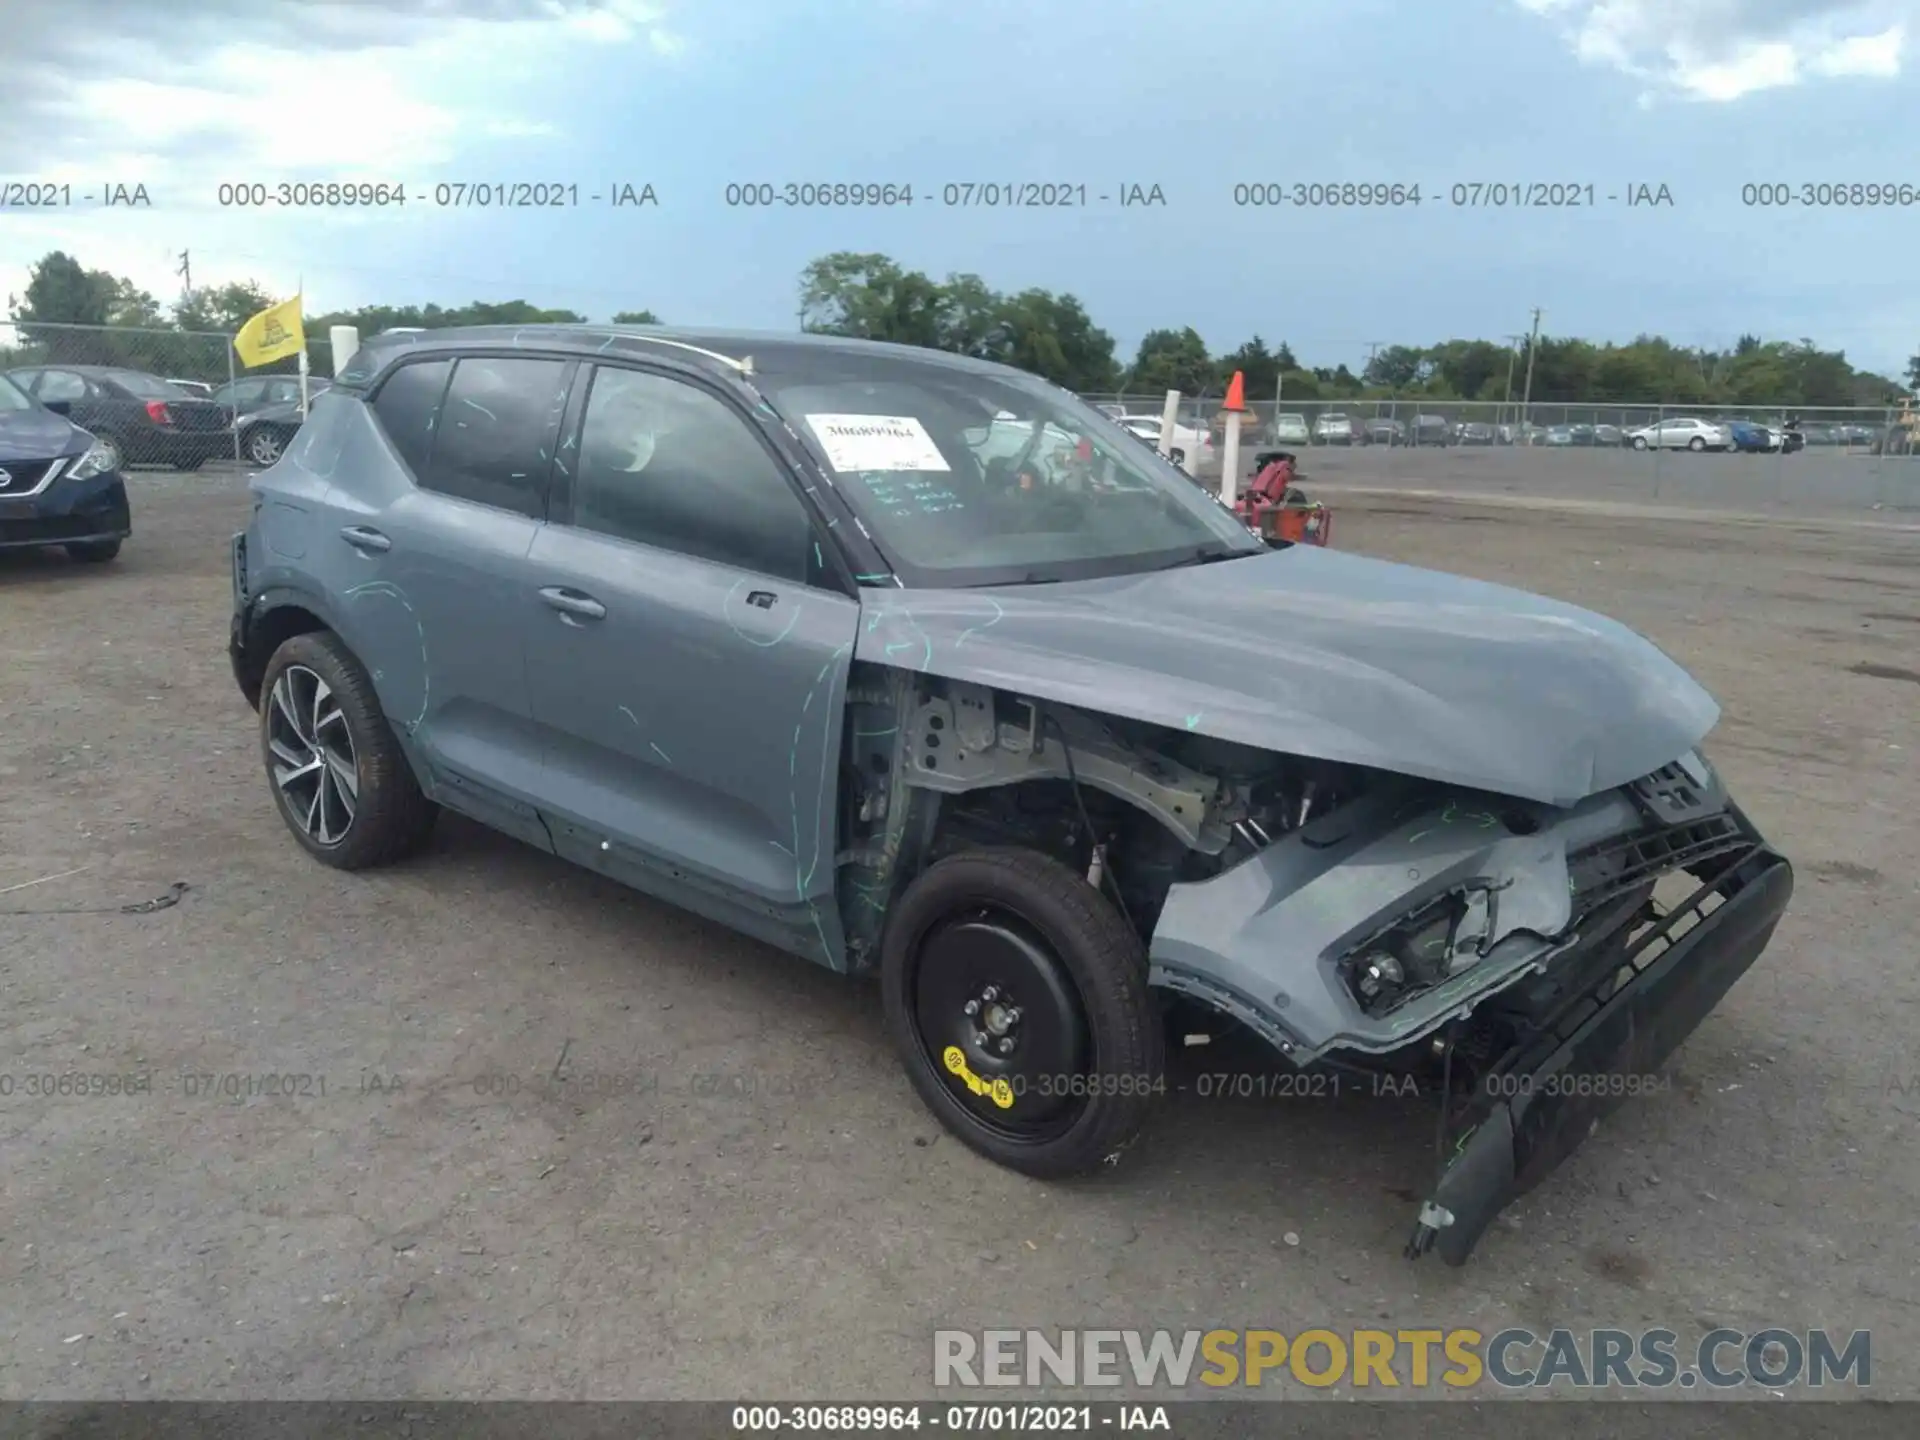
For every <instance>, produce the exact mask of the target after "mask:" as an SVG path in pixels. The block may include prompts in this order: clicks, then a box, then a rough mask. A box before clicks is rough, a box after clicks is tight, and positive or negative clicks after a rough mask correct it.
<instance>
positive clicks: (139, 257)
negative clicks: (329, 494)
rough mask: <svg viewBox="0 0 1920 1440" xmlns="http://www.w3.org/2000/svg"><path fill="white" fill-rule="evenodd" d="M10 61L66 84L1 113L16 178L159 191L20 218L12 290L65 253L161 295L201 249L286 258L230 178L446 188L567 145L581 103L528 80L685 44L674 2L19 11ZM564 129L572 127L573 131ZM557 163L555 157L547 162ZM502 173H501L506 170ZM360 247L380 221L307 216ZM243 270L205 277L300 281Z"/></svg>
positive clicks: (319, 1)
mask: <svg viewBox="0 0 1920 1440" xmlns="http://www.w3.org/2000/svg"><path fill="white" fill-rule="evenodd" d="M0 3H3V4H4V8H5V9H6V11H7V18H6V21H5V22H4V27H0V28H4V30H5V35H6V49H7V52H8V58H9V59H10V60H12V61H13V62H14V69H16V70H17V71H19V72H20V73H22V74H39V75H58V76H60V77H61V79H60V81H59V83H57V84H47V85H36V86H28V87H25V88H24V89H20V90H19V91H18V93H16V94H14V95H13V96H12V97H11V99H10V101H9V103H8V104H7V105H5V106H0V178H13V179H22V180H35V181H41V182H46V181H54V182H60V181H67V182H71V183H72V184H73V185H74V188H75V190H76V191H78V190H80V188H81V187H82V186H83V185H84V186H85V187H86V188H87V189H88V190H97V188H98V186H99V184H100V182H102V181H120V182H124V183H126V184H129V185H132V184H134V183H136V182H137V183H141V184H144V185H145V186H146V188H147V190H148V192H149V194H150V195H151V197H152V200H153V208H152V209H151V210H141V211H125V210H118V211H97V210H92V211H90V210H88V209H85V208H74V209H71V210H66V211H41V212H32V211H20V210H15V211H11V212H9V214H8V219H7V229H6V233H5V234H3V235H0V297H4V296H5V295H6V294H8V293H16V294H17V293H19V292H20V291H21V290H22V289H23V288H24V286H25V284H26V279H27V267H28V265H29V264H30V263H31V262H32V261H34V260H36V259H38V258H39V257H40V256H41V255H43V254H45V253H46V252H47V251H48V250H50V249H54V248H64V249H66V250H68V251H69V252H70V253H74V254H77V255H78V256H79V258H80V259H81V261H82V263H84V264H86V265H87V266H88V267H89V268H96V269H109V270H113V271H114V272H115V273H118V274H122V275H125V276H127V277H128V278H130V279H132V280H134V281H135V282H136V283H137V284H139V285H140V286H142V287H143V288H145V289H147V290H149V291H151V292H152V293H154V294H156V295H159V296H162V297H163V298H171V297H172V296H173V295H175V294H176V293H177V292H178V288H179V285H178V281H177V280H176V279H175V278H174V276H173V273H172V272H173V267H174V264H175V263H177V262H176V261H174V260H170V259H168V258H166V257H167V256H169V255H177V252H178V251H179V250H180V249H182V248H184V247H185V246H186V245H188V244H191V245H192V246H193V248H194V249H195V250H198V251H202V252H204V253H209V254H213V255H218V254H220V253H221V252H223V251H226V252H229V253H232V254H234V255H236V257H237V256H239V255H241V254H243V253H245V252H249V251H252V252H260V251H266V252H272V251H276V250H278V249H280V248H281V247H280V246H279V245H277V244H275V243H274V239H273V236H274V234H275V233H276V232H277V231H279V230H280V229H281V228H282V227H283V226H284V225H285V224H286V223H287V221H286V219H285V218H284V217H275V216H273V215H262V214H260V213H258V212H255V213H252V214H246V213H241V212H237V211H234V210H232V209H222V208H221V207H220V206H219V205H218V187H219V185H220V184H221V183H222V182H226V181H249V182H250V181H262V182H266V183H269V184H274V183H277V182H280V181H327V180H334V179H362V180H371V181H384V182H388V183H392V182H405V183H407V184H409V185H410V186H412V185H418V184H419V183H421V182H422V181H432V180H437V179H441V178H446V177H447V175H448V173H449V171H450V170H451V169H452V168H453V167H455V166H457V165H458V163H459V162H460V160H461V158H462V156H463V155H464V154H467V153H470V152H471V150H472V148H473V147H474V146H476V145H484V146H485V147H487V149H488V150H489V151H490V152H492V153H493V154H495V155H497V154H498V151H499V147H500V146H501V145H503V144H504V145H511V144H513V143H515V142H540V141H544V140H549V139H552V138H554V137H557V136H558V135H560V134H561V126H562V124H563V123H564V118H565V107H564V104H563V102H564V100H565V98H566V92H565V90H564V89H563V88H558V87H553V86H542V85H538V84H535V85H527V84H525V83H523V78H524V77H526V76H528V75H536V76H538V75H547V74H564V73H565V67H566V66H568V65H569V64H574V63H577V62H578V60H579V58H580V56H581V54H582V53H583V52H585V51H588V50H590V49H600V48H605V47H608V46H630V47H634V48H636V49H638V50H641V51H643V52H647V53H649V54H651V55H652V56H653V57H655V59H654V63H668V62H670V61H671V60H672V59H674V58H675V57H676V56H678V55H679V54H681V53H682V52H683V50H684V41H683V40H682V39H681V37H680V36H679V35H678V34H676V33H675V32H674V31H673V30H672V29H671V28H670V25H669V19H670V12H669V8H668V6H669V4H670V3H674V0H273V3H271V4H259V3H256V0H195V3H194V4H193V6H192V7H191V8H189V7H188V6H187V5H185V4H177V5H154V4H152V3H151V0H0ZM556 122H559V123H556ZM535 153H537V152H535ZM490 168H492V167H490ZM305 220H306V223H307V225H308V227H309V229H308V233H309V234H311V233H312V228H313V227H315V226H319V227H325V229H326V230H328V231H333V230H338V231H340V232H342V233H343V234H351V233H353V232H355V231H357V230H361V229H363V228H364V226H365V224H366V223H367V217H365V216H360V217H353V216H350V215H345V214H341V213H338V212H332V213H328V214H326V215H324V216H321V215H309V216H307V217H305ZM272 268H273V267H271V266H263V265H260V264H258V263H253V262H249V261H239V262H238V263H237V264H236V266H235V272H236V273H233V274H222V273H218V270H217V269H215V268H212V267H209V268H208V269H206V270H204V271H203V269H202V267H201V266H200V265H199V264H196V266H195V274H194V279H195V282H196V283H218V282H220V281H222V280H227V279H240V278H246V277H248V276H257V278H259V279H260V281H261V282H262V283H263V284H268V285H269V286H270V288H290V287H291V285H292V284H293V282H294V280H295V279H296V277H295V276H292V275H287V276H275V275H269V274H267V273H262V272H263V271H266V270H270V269H272Z"/></svg>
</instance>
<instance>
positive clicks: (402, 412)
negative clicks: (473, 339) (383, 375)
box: [373, 360, 453, 476]
mask: <svg viewBox="0 0 1920 1440" xmlns="http://www.w3.org/2000/svg"><path fill="white" fill-rule="evenodd" d="M452 372H453V362H452V361H451V360H426V361H421V362H419V363H416V364H413V365H402V366H401V367H400V368H399V369H398V370H395V371H394V372H393V373H392V374H391V375H389V376H388V377H387V379H386V383H385V384H383V385H382V386H381V387H380V394H379V395H378V396H377V397H376V398H375V400H374V402H373V411H374V414H376V415H378V416H379V417H380V428H381V429H383V430H385V431H386V432H387V438H388V439H389V440H391V441H392V442H393V448H394V449H396V450H398V451H399V452H400V458H401V459H402V460H404V461H406V462H407V468H408V469H409V470H411V471H413V473H414V474H415V475H416V476H420V475H424V474H426V473H427V456H428V455H429V454H431V453H432V451H433V422H434V417H435V416H436V415H437V414H438V413H439V410H440V397H441V396H442V395H444V394H446V393H447V376H448V375H449V374H451V373H452Z"/></svg>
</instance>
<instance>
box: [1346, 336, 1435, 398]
mask: <svg viewBox="0 0 1920 1440" xmlns="http://www.w3.org/2000/svg"><path fill="white" fill-rule="evenodd" d="M1425 363H1426V355H1425V353H1424V352H1423V351H1421V350H1418V349H1416V348H1414V347H1413V346H1411V345H1389V346H1387V347H1386V348H1385V349H1384V350H1380V351H1377V352H1375V354H1374V357H1373V358H1372V359H1371V360H1369V361H1368V362H1367V368H1366V369H1365V370H1363V371H1362V372H1361V375H1360V378H1361V379H1362V380H1364V381H1365V382H1366V383H1367V384H1368V385H1371V386H1374V387H1375V388H1377V389H1381V390H1393V391H1399V390H1407V389H1411V388H1412V387H1413V385H1414V383H1415V382H1416V381H1417V380H1419V378H1420V375H1421V367H1422V366H1423V365H1424V364H1425Z"/></svg>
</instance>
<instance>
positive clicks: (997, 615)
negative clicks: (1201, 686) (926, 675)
mask: <svg viewBox="0 0 1920 1440" xmlns="http://www.w3.org/2000/svg"><path fill="white" fill-rule="evenodd" d="M987 604H989V605H991V606H992V607H993V618H992V619H991V620H989V621H987V622H986V623H985V624H984V625H972V626H969V627H968V628H967V629H965V630H962V631H961V632H960V635H959V638H958V639H956V640H955V641H954V642H953V648H954V649H956V650H958V649H959V648H960V647H961V646H962V645H964V644H966V643H967V639H968V637H969V636H972V635H978V634H979V633H980V632H981V631H983V630H991V629H992V628H993V627H994V626H996V625H998V624H999V623H1000V622H1001V621H1002V620H1004V619H1006V618H1007V612H1006V610H1005V608H1004V607H1003V606H1002V605H1001V604H1000V602H999V601H998V600H995V599H993V598H991V597H987ZM927 655H928V658H929V659H931V658H932V655H933V652H932V651H931V649H929V651H928V652H927ZM1189 728H1191V727H1189Z"/></svg>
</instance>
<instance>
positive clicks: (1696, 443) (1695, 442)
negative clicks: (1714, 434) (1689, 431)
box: [1687, 435, 1707, 455]
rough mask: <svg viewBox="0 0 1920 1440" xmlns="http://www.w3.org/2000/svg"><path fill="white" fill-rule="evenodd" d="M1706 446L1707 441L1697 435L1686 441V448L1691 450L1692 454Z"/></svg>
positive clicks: (1697, 452)
mask: <svg viewBox="0 0 1920 1440" xmlns="http://www.w3.org/2000/svg"><path fill="white" fill-rule="evenodd" d="M1706 448H1707V442H1706V441H1705V440H1702V439H1701V438H1700V437H1699V436H1698V435H1696V436H1694V437H1693V438H1692V439H1691V440H1689V441H1687V449H1689V450H1691V451H1693V452H1694V454H1696V455H1697V454H1699V453H1700V452H1701V451H1702V450H1704V449H1706Z"/></svg>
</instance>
